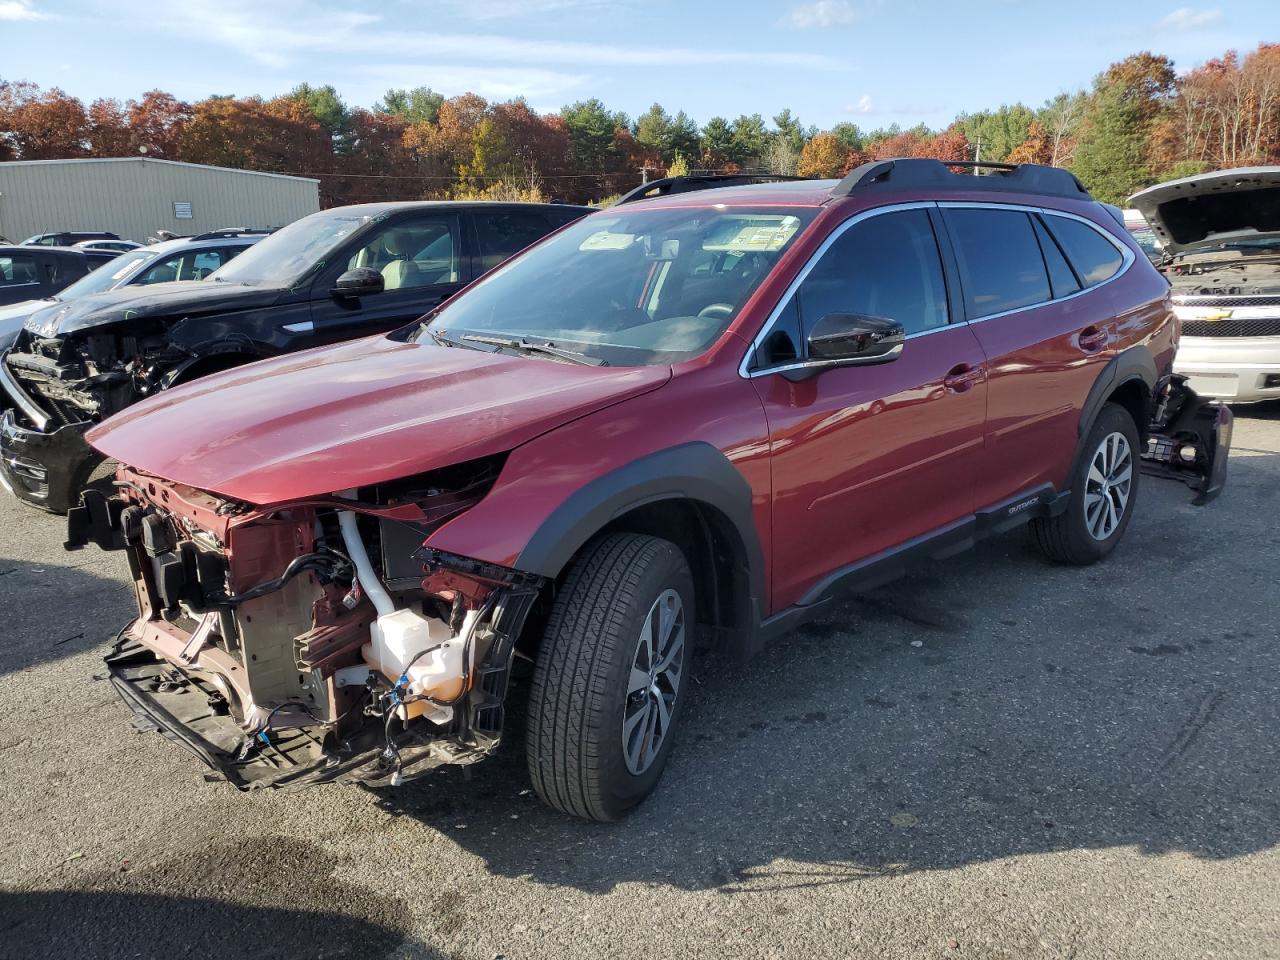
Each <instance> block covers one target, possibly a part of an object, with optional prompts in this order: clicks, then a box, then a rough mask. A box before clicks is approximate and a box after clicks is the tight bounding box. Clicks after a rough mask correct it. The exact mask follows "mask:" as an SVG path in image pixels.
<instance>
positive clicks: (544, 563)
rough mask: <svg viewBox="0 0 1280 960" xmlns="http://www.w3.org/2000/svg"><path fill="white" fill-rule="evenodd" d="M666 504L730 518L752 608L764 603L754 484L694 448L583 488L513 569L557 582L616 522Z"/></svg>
mask: <svg viewBox="0 0 1280 960" xmlns="http://www.w3.org/2000/svg"><path fill="white" fill-rule="evenodd" d="M662 500H689V501H695V502H699V503H704V504H707V505H709V506H711V507H714V508H716V509H717V510H719V511H720V512H721V513H722V514H724V516H726V517H727V518H728V519H729V521H730V523H732V525H733V527H734V529H735V530H736V531H737V534H738V536H739V538H740V539H741V541H742V546H743V548H744V550H745V553H746V561H747V567H748V570H747V575H748V582H749V583H750V585H751V593H752V598H751V599H752V601H753V602H754V603H755V604H756V605H757V610H758V609H759V604H761V603H762V602H763V600H764V551H763V550H762V549H761V547H760V536H759V533H758V532H757V530H756V524H755V519H754V517H753V514H752V494H751V485H750V484H749V483H747V479H746V477H744V476H743V475H742V474H741V473H740V472H739V471H738V469H737V467H735V466H734V465H733V464H732V463H731V462H730V461H729V459H728V457H726V456H725V455H724V454H723V453H721V452H720V450H718V449H716V448H715V447H713V446H712V445H711V444H709V443H702V442H693V443H686V444H681V445H680V446H677V447H669V448H668V449H666V450H659V451H657V452H656V453H651V454H648V455H647V456H644V457H641V458H640V459H638V460H633V461H631V462H630V463H628V464H626V465H625V466H622V467H619V468H618V469H616V470H613V471H611V472H609V473H606V474H604V475H603V476H600V477H597V478H596V479H594V480H592V481H590V482H589V483H587V484H586V485H585V486H582V487H580V488H578V489H577V490H576V491H574V492H573V493H572V494H571V495H570V496H569V497H567V498H566V499H565V500H564V501H563V502H562V503H561V504H560V505H559V506H558V507H556V509H555V510H554V511H552V513H551V515H550V516H549V517H547V519H546V520H544V521H543V523H542V525H541V526H540V527H539V528H538V529H537V531H535V533H534V534H533V536H532V537H530V538H529V542H528V543H527V544H525V547H524V549H523V550H521V551H520V556H519V557H518V558H517V560H516V563H515V567H516V569H518V570H524V571H527V572H529V573H536V574H538V575H539V576H543V577H547V578H548V579H555V578H556V577H557V576H559V575H560V572H561V571H562V570H564V568H565V567H566V566H568V564H569V561H570V560H572V559H573V557H574V555H575V554H577V552H578V551H579V550H581V549H582V547H583V545H585V544H586V542H587V541H588V540H590V539H591V538H592V537H593V536H595V535H596V534H597V533H598V532H599V531H601V530H602V529H604V528H605V527H606V526H608V524H609V523H610V522H611V521H612V520H614V519H615V518H617V517H619V516H622V515H623V514H625V513H628V512H629V511H631V510H634V509H635V508H637V507H640V506H644V505H646V504H650V503H655V502H658V501H662Z"/></svg>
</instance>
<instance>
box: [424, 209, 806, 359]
mask: <svg viewBox="0 0 1280 960" xmlns="http://www.w3.org/2000/svg"><path fill="white" fill-rule="evenodd" d="M816 213H817V210H814V209H810V210H805V209H776V208H761V209H758V210H749V209H742V208H723V207H721V208H718V209H717V208H714V207H704V208H696V209H688V208H681V209H673V208H667V209H657V210H643V209H641V210H632V209H628V208H625V207H623V208H620V209H615V210H608V211H604V212H601V213H597V214H594V215H592V216H589V217H586V218H585V219H583V220H579V221H578V222H577V223H575V224H574V225H573V226H571V227H569V228H567V229H566V230H564V231H562V232H561V233H559V234H557V235H555V236H553V237H551V238H550V239H548V240H546V241H545V242H543V243H541V244H539V245H538V246H536V247H535V248H534V249H532V250H531V251H529V252H528V253H526V254H525V255H523V256H521V257H519V258H518V259H516V260H513V261H512V262H511V263H510V264H508V265H507V266H505V267H502V268H500V269H499V270H498V271H496V272H495V273H492V274H490V275H489V277H487V278H486V279H485V280H483V281H482V282H481V283H479V284H477V285H476V286H474V287H472V288H471V289H470V290H468V291H467V292H466V293H465V294H464V295H463V296H461V297H458V298H457V299H456V300H454V301H451V302H450V303H449V304H447V305H446V306H445V307H443V308H442V309H441V310H439V311H438V312H437V313H435V314H434V315H433V316H432V319H431V320H430V322H429V323H427V324H425V325H423V327H422V328H421V329H420V330H419V331H418V332H417V333H416V334H415V337H416V338H419V339H422V338H427V339H442V340H445V341H448V342H458V343H467V344H475V343H485V342H486V341H484V340H478V339H471V340H468V338H469V337H471V338H476V337H488V338H490V340H492V339H493V338H498V337H501V338H506V339H514V340H520V339H527V340H529V341H530V342H533V343H535V344H540V345H542V346H545V345H547V344H551V345H553V346H555V347H559V348H560V349H562V350H569V351H574V352H576V353H579V354H583V355H585V356H586V357H589V358H593V359H595V360H599V361H604V362H605V363H609V364H611V365H614V366H636V365H641V364H655V363H674V362H676V361H679V360H685V359H688V358H690V357H694V356H697V355H698V354H700V353H702V352H703V351H704V350H706V349H707V348H708V347H709V346H711V344H712V343H713V342H714V341H715V340H716V338H717V337H719V336H720V334H721V333H723V332H724V330H725V328H726V327H727V326H728V325H729V322H730V321H731V320H732V319H733V318H734V317H735V316H737V313H738V311H739V310H740V309H741V308H742V305H743V304H744V303H746V301H747V299H748V298H749V297H750V296H751V294H752V293H753V292H754V291H755V289H756V287H758V286H759V285H760V283H761V281H762V280H764V278H765V277H766V276H767V275H768V274H769V271H770V270H772V269H773V266H774V264H775V263H777V261H778V258H779V257H780V256H781V255H782V252H783V251H784V250H786V249H787V247H788V246H790V244H791V242H792V241H793V240H794V238H795V237H796V235H797V234H798V233H799V232H800V230H801V228H802V227H804V226H805V225H806V224H808V223H809V222H810V221H811V220H812V219H813V217H814V216H815V214H816ZM433 334H434V337H433ZM494 349H500V348H498V347H496V346H495V347H494ZM531 355H532V354H531ZM537 355H538V356H543V357H546V356H549V354H547V353H546V352H545V351H541V352H539V353H538V354H537Z"/></svg>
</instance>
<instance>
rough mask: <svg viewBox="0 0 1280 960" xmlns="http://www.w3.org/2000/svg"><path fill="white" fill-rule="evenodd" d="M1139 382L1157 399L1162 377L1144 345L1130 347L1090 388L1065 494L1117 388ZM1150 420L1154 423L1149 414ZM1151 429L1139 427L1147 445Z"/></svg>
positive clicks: (1105, 369) (1148, 425) (1117, 357)
mask: <svg viewBox="0 0 1280 960" xmlns="http://www.w3.org/2000/svg"><path fill="white" fill-rule="evenodd" d="M1135 380H1136V381H1139V382H1141V383H1142V385H1143V386H1144V387H1145V388H1146V391H1147V397H1148V398H1149V399H1150V398H1151V397H1153V396H1154V394H1155V391H1156V387H1157V385H1158V384H1159V382H1160V374H1159V371H1158V370H1157V369H1156V361H1155V358H1154V357H1153V356H1151V351H1150V350H1149V349H1148V348H1147V347H1146V346H1145V345H1144V344H1138V345H1136V346H1132V347H1129V348H1128V349H1127V350H1123V351H1121V352H1120V353H1118V354H1116V355H1115V356H1114V357H1112V358H1111V360H1110V361H1108V363H1107V365H1106V366H1105V367H1103V368H1102V372H1101V373H1099V374H1098V379H1096V380H1095V381H1094V382H1093V386H1092V387H1090V388H1089V395H1088V396H1087V397H1086V398H1085V401H1084V407H1083V408H1081V411H1080V424H1079V426H1078V427H1077V428H1076V436H1077V437H1078V438H1079V441H1078V443H1077V445H1076V455H1075V456H1074V457H1073V458H1072V459H1071V472H1070V473H1069V474H1067V482H1066V484H1065V485H1064V488H1063V492H1064V493H1066V492H1069V490H1070V486H1071V482H1072V479H1073V478H1074V477H1075V475H1076V470H1077V469H1079V466H1080V458H1081V457H1082V456H1084V455H1085V450H1084V448H1083V446H1082V445H1083V443H1084V439H1085V437H1087V436H1088V435H1089V431H1090V430H1092V429H1093V424H1094V421H1096V420H1097V419H1098V414H1100V413H1101V412H1102V408H1103V406H1104V405H1105V404H1106V402H1107V398H1108V397H1110V396H1111V395H1112V394H1113V393H1115V391H1116V389H1117V388H1119V387H1121V386H1123V385H1124V384H1126V383H1130V382H1132V381H1135ZM1148 419H1150V411H1149V410H1148ZM1149 427H1150V424H1149V423H1139V424H1138V436H1139V438H1141V440H1142V441H1143V443H1145V442H1146V438H1147V431H1148V429H1149Z"/></svg>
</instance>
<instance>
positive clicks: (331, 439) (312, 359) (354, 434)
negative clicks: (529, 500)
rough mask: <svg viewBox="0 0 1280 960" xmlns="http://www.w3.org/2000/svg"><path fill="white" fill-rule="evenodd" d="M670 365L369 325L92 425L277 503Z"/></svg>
mask: <svg viewBox="0 0 1280 960" xmlns="http://www.w3.org/2000/svg"><path fill="white" fill-rule="evenodd" d="M670 376H671V370H670V368H669V367H663V366H650V367H618V368H609V367H604V368H601V367H587V366H577V365H573V364H567V363H560V362H558V361H555V360H542V359H534V358H526V357H513V356H504V355H500V354H493V353H487V352H481V351H477V350H466V349H461V348H448V347H438V346H434V345H421V344H415V343H399V342H396V341H393V340H388V339H386V338H380V337H375V338H369V339H365V340H357V341H353V342H351V343H344V344H340V345H338V346H335V347H326V348H322V349H319V350H310V351H307V352H305V353H299V354H294V355H291V356H287V357H278V358H276V359H273V360H266V361H263V362H261V363H255V364H252V365H250V366H247V367H240V368H238V369H235V370H229V371H227V372H226V373H221V374H215V375H214V376H211V377H206V378H205V379H203V380H198V381H196V382H195V383H192V384H189V385H187V386H184V387H178V388H176V389H174V390H170V391H166V392H164V393H161V394H159V395H157V396H155V397H151V398H149V399H147V400H144V401H142V402H141V403H138V404H136V405H134V406H132V407H130V408H129V409H127V410H125V411H124V412H123V413H120V414H117V415H116V416H114V417H112V418H111V419H110V420H107V421H106V422H104V423H102V424H101V425H99V426H97V427H95V428H94V429H93V430H91V431H90V432H89V434H88V439H89V442H90V443H91V444H93V446H94V447H96V448H97V449H98V450H99V451H101V452H102V453H104V454H106V455H107V456H109V457H114V458H115V459H116V460H119V461H120V462H121V463H126V464H129V465H130V466H132V467H135V468H137V469H138V470H141V471H143V472H144V473H150V474H154V475H156V476H159V477H163V478H165V479H167V480H173V481H176V482H178V483H184V484H187V485H189V486H192V487H197V488H199V489H201V490H209V491H211V492H213V493H218V494H221V495H222V496H226V497H232V498H234V499H237V500H243V501H246V502H248V503H254V504H267V503H280V502H281V501H285V500H294V499H297V498H301V497H310V496H317V495H321V494H328V493H334V492H335V491H339V490H346V489H349V488H352V487H362V486H367V485H370V484H374V483H383V482H386V481H388V480H394V479H396V478H398V477H405V476H411V475H413V474H415V473H423V472H425V471H427V470H432V469H435V468H437V467H443V466H448V465H449V464H453V463H461V462H462V461H464V460H470V459H472V458H475V457H483V456H488V455H490V454H494V453H501V452H503V451H506V450H510V449H512V448H513V447H516V446H518V445H519V444H521V443H524V442H526V441H528V440H531V439H533V438H534V437H536V436H538V435H539V434H542V433H545V432H547V431H548V430H551V429H553V428H555V427H557V426H560V425H561V424H563V423H566V422H568V421H569V420H572V419H575V418H577V417H580V416H583V415H584V414H587V413H591V412H592V411H595V410H599V409H601V408H603V407H606V406H608V405H609V404H611V403H615V402H617V401H619V400H625V399H627V398H628V397H633V396H638V395H639V394H642V393H647V392H648V391H650V390H654V389H656V388H658V387H660V386H661V385H662V384H663V383H665V382H666V381H667V380H668V379H669V378H670Z"/></svg>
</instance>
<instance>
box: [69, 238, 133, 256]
mask: <svg viewBox="0 0 1280 960" xmlns="http://www.w3.org/2000/svg"><path fill="white" fill-rule="evenodd" d="M141 246H142V244H140V243H134V242H133V241H132V240H81V241H80V242H79V243H77V244H75V247H76V249H77V250H107V251H110V252H112V253H128V252H129V251H130V250H137V249H138V248H139V247H141Z"/></svg>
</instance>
